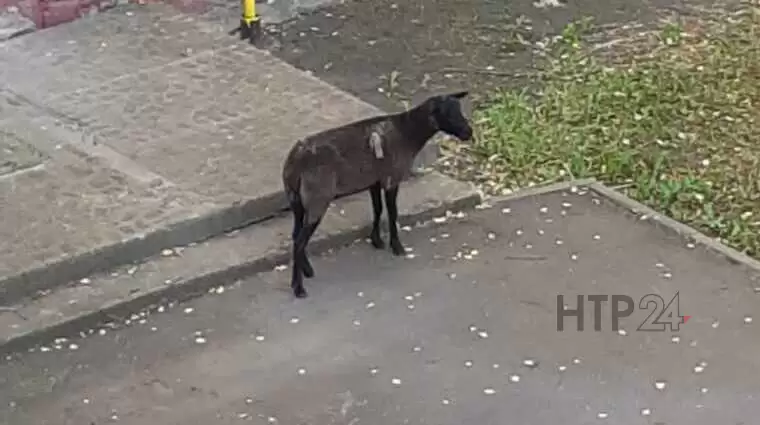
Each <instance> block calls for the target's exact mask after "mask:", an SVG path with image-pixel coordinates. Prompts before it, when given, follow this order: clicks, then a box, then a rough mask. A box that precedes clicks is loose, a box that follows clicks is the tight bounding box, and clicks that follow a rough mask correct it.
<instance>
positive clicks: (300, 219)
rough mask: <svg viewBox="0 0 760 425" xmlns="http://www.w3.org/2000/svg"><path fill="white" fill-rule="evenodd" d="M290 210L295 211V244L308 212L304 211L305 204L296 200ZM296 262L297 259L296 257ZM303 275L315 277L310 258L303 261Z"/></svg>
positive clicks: (291, 204)
mask: <svg viewBox="0 0 760 425" xmlns="http://www.w3.org/2000/svg"><path fill="white" fill-rule="evenodd" d="M290 208H291V209H292V210H293V235H292V237H293V243H295V241H296V239H297V238H298V235H299V234H300V233H301V231H302V230H303V228H304V219H305V217H306V210H305V209H304V206H303V204H302V203H301V200H300V199H296V200H294V201H291V203H290ZM294 261H295V257H294ZM293 267H295V262H294V264H293ZM302 271H303V275H304V276H306V277H307V278H312V277H314V268H313V267H312V266H311V262H310V261H309V258H308V257H307V256H306V255H304V260H303V270H302Z"/></svg>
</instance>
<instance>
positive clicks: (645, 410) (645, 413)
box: [641, 407, 652, 416]
mask: <svg viewBox="0 0 760 425" xmlns="http://www.w3.org/2000/svg"><path fill="white" fill-rule="evenodd" d="M651 414H652V409H648V408H646V407H645V408H643V409H641V416H649V415H651Z"/></svg>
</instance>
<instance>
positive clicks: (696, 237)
mask: <svg viewBox="0 0 760 425" xmlns="http://www.w3.org/2000/svg"><path fill="white" fill-rule="evenodd" d="M573 187H578V188H581V187H583V188H586V189H588V190H590V191H593V192H595V193H596V194H598V195H599V196H603V197H605V198H607V199H608V200H610V201H612V202H613V203H615V204H617V205H618V206H620V207H623V208H625V209H627V210H629V211H630V212H632V213H634V214H638V215H640V216H643V215H646V216H649V220H648V222H649V223H650V224H655V225H658V226H661V227H662V228H664V229H667V230H669V231H670V232H673V233H674V234H676V235H678V236H680V237H682V238H684V239H686V240H690V241H693V243H694V244H695V245H702V246H704V247H705V248H707V249H708V250H709V251H711V252H712V253H714V254H718V255H720V256H722V257H725V258H726V259H727V260H728V261H730V262H731V263H732V264H736V265H742V266H746V267H748V268H750V269H752V270H755V271H757V272H760V261H758V260H756V259H754V258H752V257H750V256H748V255H746V254H743V253H741V252H739V251H737V250H735V249H733V248H731V247H729V246H727V245H724V244H722V243H721V242H718V241H717V240H715V239H714V238H711V237H709V236H707V235H705V234H704V233H702V232H700V231H699V230H696V229H694V228H693V227H690V226H687V225H686V224H683V223H681V222H679V221H676V220H674V219H672V218H670V217H667V216H665V215H663V214H661V213H658V212H657V211H655V210H653V209H652V208H650V207H648V206H646V205H644V204H642V203H640V202H638V201H636V200H634V199H632V198H629V197H627V196H625V195H623V194H622V193H620V192H618V191H616V190H614V189H612V188H610V187H608V186H605V185H604V184H603V183H600V182H598V181H597V180H596V179H593V178H589V179H579V180H571V181H566V182H559V183H553V184H549V185H544V186H536V187H533V188H528V189H524V190H519V191H517V192H515V193H513V194H510V195H504V196H499V197H494V198H492V199H493V200H494V202H504V201H509V200H513V199H518V198H525V197H528V196H538V195H542V194H545V193H550V192H555V191H560V190H570V189H571V188H573Z"/></svg>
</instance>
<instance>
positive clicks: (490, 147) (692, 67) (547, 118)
mask: <svg viewBox="0 0 760 425" xmlns="http://www.w3.org/2000/svg"><path fill="white" fill-rule="evenodd" d="M759 10H760V9H756V8H754V7H745V8H744V9H743V10H742V12H741V13H732V14H728V13H723V14H719V15H718V16H717V17H714V18H711V17H709V16H705V17H700V18H699V19H696V20H691V21H687V22H686V21H685V22H680V23H677V24H676V23H670V24H667V25H665V26H664V27H662V28H659V29H658V30H657V31H654V32H648V33H645V34H639V35H637V36H635V37H632V38H631V39H629V40H626V41H624V42H622V43H620V44H618V45H616V48H615V49H614V51H615V55H608V54H600V52H601V51H603V50H604V49H601V48H600V46H598V45H596V46H595V45H592V43H590V42H588V41H587V40H586V39H585V38H584V26H583V25H582V24H574V25H570V26H568V27H567V28H566V30H565V31H564V33H563V34H562V36H561V37H558V38H557V39H555V42H554V43H552V44H551V46H550V47H549V48H548V55H547V60H546V61H544V62H545V63H544V65H543V66H542V67H541V68H540V71H539V72H538V74H537V77H536V78H537V83H538V84H536V85H535V87H540V88H539V89H532V90H528V89H526V90H523V91H504V92H502V93H496V94H494V95H493V96H492V97H491V98H490V100H489V101H488V102H487V103H486V104H484V105H481V106H480V107H479V108H478V109H477V110H476V112H475V114H474V121H475V122H476V125H477V128H478V137H477V141H476V143H475V144H474V146H470V147H468V148H466V149H467V152H466V153H467V155H463V153H464V152H462V151H457V152H452V151H449V152H448V155H447V156H445V157H444V158H445V159H444V160H445V161H446V162H447V164H448V165H450V166H451V167H452V168H454V169H457V170H458V171H457V173H459V174H460V175H461V174H462V173H465V174H469V175H468V176H467V177H469V178H474V179H475V180H478V181H480V183H482V184H483V185H484V186H485V187H486V188H487V189H490V190H492V191H493V192H496V193H498V192H500V191H503V190H509V189H515V188H519V187H526V186H531V185H534V184H539V183H547V182H553V181H558V180H564V179H570V178H583V177H595V178H597V179H599V180H600V181H603V182H605V183H607V184H609V185H612V186H618V185H621V186H622V188H621V190H622V191H624V192H626V194H627V195H629V196H631V197H633V198H635V199H637V200H639V201H641V202H643V203H645V204H647V205H649V206H651V207H653V208H654V209H656V210H658V211H660V212H662V213H664V214H667V215H669V216H670V217H673V218H675V219H677V220H679V221H682V222H684V223H687V224H689V225H692V226H694V227H696V228H698V229H700V230H702V231H704V232H705V233H707V234H709V235H712V236H716V237H720V238H721V239H722V240H723V241H724V242H726V243H728V244H729V245H731V246H733V247H734V248H736V249H738V250H740V251H744V252H746V253H748V254H749V255H752V256H755V257H758V256H759V255H760V122H758V118H760V115H759V114H760V33H758V32H759V31H758V29H760V26H758V23H760V15H758V13H760V12H759ZM613 44H614V43H610V44H609V45H613ZM607 51H608V52H609V51H611V50H607ZM458 149H462V148H458Z"/></svg>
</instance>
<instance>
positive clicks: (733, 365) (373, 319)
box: [0, 190, 760, 425]
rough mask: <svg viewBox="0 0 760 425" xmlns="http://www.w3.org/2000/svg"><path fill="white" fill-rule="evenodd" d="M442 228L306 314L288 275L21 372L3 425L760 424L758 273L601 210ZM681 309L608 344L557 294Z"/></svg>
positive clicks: (580, 203) (526, 209) (64, 348)
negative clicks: (562, 321)
mask: <svg viewBox="0 0 760 425" xmlns="http://www.w3.org/2000/svg"><path fill="white" fill-rule="evenodd" d="M544 207H545V208H546V209H545V210H544ZM563 211H564V213H563ZM438 221H443V220H435V221H433V222H431V223H428V224H427V225H425V226H421V227H417V228H413V229H411V231H410V232H405V233H404V237H405V239H404V240H405V242H406V243H407V245H408V247H410V248H412V249H413V251H411V253H410V254H414V255H413V256H412V255H410V256H409V257H408V258H396V257H393V256H391V255H388V253H387V252H381V251H376V250H374V249H372V248H371V247H370V246H369V245H368V244H366V243H359V244H356V245H354V246H351V247H349V248H346V249H343V250H339V251H336V252H334V253H332V254H329V255H325V256H322V257H320V258H319V259H317V258H314V261H313V263H314V266H315V270H316V273H317V276H316V277H315V278H314V279H311V280H309V289H310V295H311V297H310V298H308V299H306V300H294V299H293V298H292V296H291V294H290V293H289V292H288V290H287V281H288V276H289V274H288V273H287V272H277V271H273V272H270V273H263V274H260V275H257V276H256V277H253V278H251V279H248V280H245V281H241V282H239V283H237V284H234V285H231V286H227V287H224V289H225V290H224V291H221V290H217V291H214V294H212V295H208V296H205V297H203V298H199V299H195V300H193V301H190V302H187V303H184V304H181V305H167V306H165V307H164V308H162V309H161V311H162V313H159V312H158V311H156V310H154V311H153V312H151V313H150V314H147V313H146V314H144V315H142V316H141V315H140V314H138V315H137V316H136V320H134V321H131V322H130V323H129V325H123V327H122V324H119V325H117V326H115V329H113V328H104V329H103V330H95V332H94V334H93V336H90V337H88V338H85V339H73V340H68V341H63V340H59V341H57V343H56V342H54V341H53V342H51V344H49V345H46V346H45V348H44V349H42V348H39V349H37V350H35V351H33V352H30V353H24V354H22V355H19V356H17V357H11V358H9V359H6V362H5V363H4V364H3V365H2V366H0V382H2V384H3V385H0V406H3V407H2V408H0V409H1V410H0V419H1V420H2V422H3V423H8V424H10V425H15V424H30V423H34V424H39V425H46V424H55V425H66V424H82V423H112V422H115V421H118V423H122V424H135V425H136V424H141V425H142V424H146V423H166V424H175V423H177V424H179V423H182V424H209V423H225V424H236V423H256V424H270V423H282V424H286V423H287V424H291V423H293V424H300V423H310V424H317V425H319V424H361V423H364V424H388V423H406V424H414V423H418V424H428V423H430V424H452V425H454V424H457V425H461V424H465V423H468V424H469V423H477V424H485V425H488V424H499V425H502V424H505V423H520V424H528V425H531V424H535V425H539V424H540V425H543V424H549V423H562V424H570V425H575V424H578V425H580V424H583V425H586V424H594V423H615V424H626V425H627V424H655V423H658V424H715V423H721V424H750V423H755V422H756V419H755V418H756V417H757V415H758V413H760V405H758V403H757V398H758V397H760V381H758V380H757V379H756V376H757V373H758V372H759V371H760V370H759V368H760V360H758V357H757V356H756V355H755V352H756V351H757V350H758V348H760V347H758V340H760V339H759V338H758V336H760V330H759V328H758V324H757V320H756V316H757V314H758V310H757V297H758V296H760V295H758V292H759V290H757V289H754V288H755V287H756V286H758V281H757V280H756V273H757V270H754V269H752V268H750V267H748V266H741V265H736V264H735V263H733V262H731V261H729V260H727V259H726V258H725V257H720V256H717V255H715V253H714V252H713V251H712V250H711V249H707V248H705V247H704V246H702V245H696V246H694V247H692V246H691V245H689V244H690V242H689V241H688V240H684V239H683V238H682V237H680V236H679V235H678V234H677V233H676V232H673V231H670V230H668V229H667V228H666V227H665V226H661V225H657V223H654V222H653V221H652V220H643V219H641V216H640V215H637V214H633V213H631V212H630V210H629V209H628V208H623V207H621V206H620V205H619V204H618V203H615V202H611V201H610V200H608V199H606V198H604V197H601V196H595V195H594V192H586V193H584V191H579V192H575V193H574V192H572V190H568V191H566V192H563V191H557V192H552V193H548V194H542V195H538V196H530V197H524V198H519V199H515V200H510V201H507V202H503V203H498V204H494V205H493V207H492V208H488V209H483V210H476V211H473V212H471V213H470V214H467V215H466V216H463V217H460V218H455V219H453V220H452V219H450V220H446V221H445V222H443V223H439V222H438ZM559 241H561V242H559ZM473 250H477V252H473ZM677 291H678V292H679V293H680V311H679V313H680V314H681V315H689V316H691V318H690V320H689V321H688V322H687V323H686V324H684V325H682V326H681V327H680V329H679V330H678V331H666V332H642V331H637V330H636V328H637V326H638V325H639V324H640V323H642V322H643V321H644V320H645V319H646V317H647V314H648V312H647V311H646V309H640V310H637V311H635V312H634V313H633V314H632V315H631V316H630V317H628V318H624V319H621V327H622V329H624V330H625V331H626V332H625V333H617V332H613V331H612V330H611V329H610V315H609V310H607V309H605V310H604V311H603V313H602V318H603V320H602V323H603V326H604V328H603V330H602V331H599V332H595V331H593V330H589V328H591V323H592V322H591V319H592V318H593V308H591V307H590V306H591V304H588V306H589V308H586V309H585V313H586V314H585V320H586V323H587V325H588V326H587V330H586V331H583V332H578V331H575V330H571V329H566V330H565V331H563V332H558V331H557V295H560V294H561V295H565V296H575V295H577V294H585V295H592V294H606V295H613V294H619V295H628V296H631V297H633V298H634V299H636V300H638V299H639V298H640V297H642V296H644V295H646V294H649V293H656V294H660V295H661V296H662V297H663V298H665V299H670V298H671V297H672V296H673V295H674V294H675V292H677ZM570 304H571V307H574V304H573V303H572V302H571V303H570ZM753 317H754V318H755V320H754V321H750V320H749V319H748V318H753ZM72 344H74V345H72ZM56 345H57V346H59V347H60V348H57V347H56ZM525 360H533V361H534V362H535V363H529V364H527V365H526V363H525ZM700 365H702V366H701V369H700V368H699V367H697V366H700ZM658 383H660V385H658ZM658 387H660V388H658ZM6 406H7V407H6Z"/></svg>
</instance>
